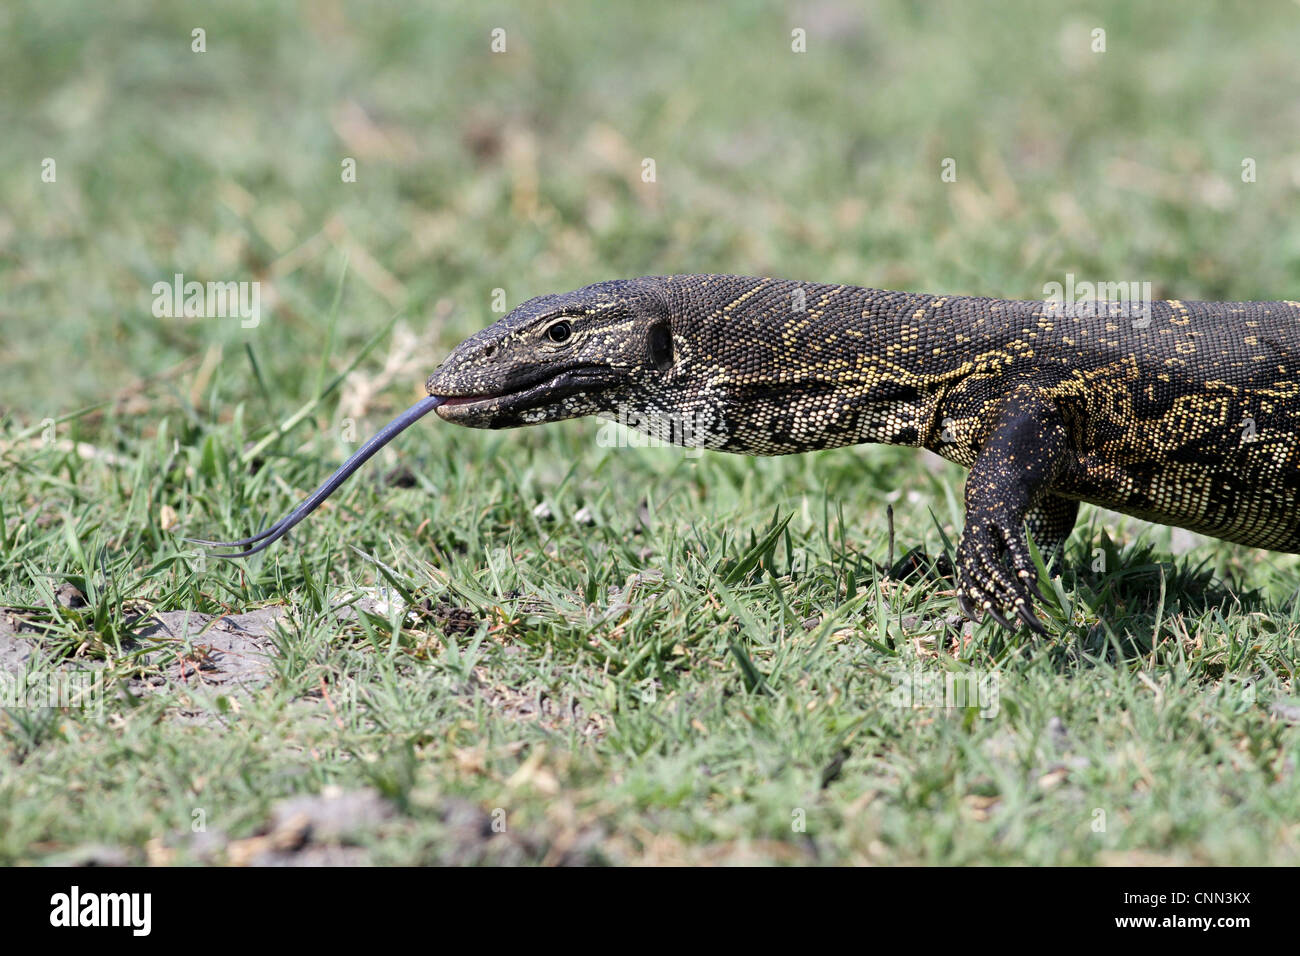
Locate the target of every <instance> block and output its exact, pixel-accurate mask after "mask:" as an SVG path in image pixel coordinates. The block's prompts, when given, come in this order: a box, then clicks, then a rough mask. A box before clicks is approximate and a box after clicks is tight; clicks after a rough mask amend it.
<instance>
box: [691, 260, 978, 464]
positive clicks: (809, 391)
mask: <svg viewBox="0 0 1300 956" xmlns="http://www.w3.org/2000/svg"><path fill="white" fill-rule="evenodd" d="M666 288H667V295H668V298H669V301H670V304H671V311H672V314H673V316H674V319H673V326H674V328H673V331H674V336H675V339H677V340H678V341H680V342H681V348H680V349H679V360H678V366H677V368H675V369H674V370H673V373H671V374H670V376H669V378H670V379H672V380H671V381H670V382H669V383H668V384H669V385H670V388H671V391H670V393H669V394H673V395H674V396H675V398H674V400H675V401H679V402H681V403H683V404H684V405H689V406H691V408H692V409H693V410H695V411H697V412H703V413H704V415H705V417H707V418H708V419H709V420H710V421H711V423H712V424H713V426H714V430H715V431H716V434H715V436H714V437H713V439H712V440H710V441H709V442H708V447H713V448H718V449H721V450H725V451H732V452H740V453H744V454H759V455H770V454H793V453H798V452H805V451H812V450H816V449H822V448H835V447H839V446H843V445H852V444H859V443H862V442H878V443H885V444H897V445H914V446H921V445H925V446H932V445H934V444H936V443H938V442H940V441H941V437H942V431H943V428H942V417H941V409H942V406H943V401H944V398H945V396H946V395H947V393H948V391H949V390H950V389H951V388H952V387H953V386H954V385H955V384H956V383H957V382H959V381H960V380H961V379H962V378H963V377H964V376H965V375H966V374H968V373H969V371H970V369H969V368H968V367H967V366H968V364H969V363H967V362H965V361H963V360H962V357H964V356H969V355H971V354H974V353H977V352H979V351H982V350H984V349H985V346H986V345H991V344H992V343H993V342H994V340H995V339H996V337H997V335H998V329H997V328H996V324H995V323H992V324H990V325H989V326H988V327H987V328H981V327H980V324H979V322H975V321H971V320H969V319H968V318H967V317H968V316H971V315H979V314H981V313H979V312H978V311H977V310H967V309H963V308H960V307H954V303H957V304H958V305H959V304H960V302H961V301H967V302H970V301H975V300H969V299H967V300H960V299H957V298H955V297H945V296H933V295H924V294H917V293H906V292H888V291H882V290H879V289H865V288H859V287H856V286H845V285H819V284H813V283H800V282H792V281H788V280H781V279H762V280H756V279H752V278H744V277H739V276H674V277H672V278H670V279H669V280H667V285H666ZM982 314H985V315H986V314H987V312H985V313H982ZM980 321H981V322H982V321H983V320H982V319H981V320H980ZM963 340H964V341H965V343H966V344H965V345H963V346H962V347H958V348H954V341H963ZM686 410H687V409H686V408H684V407H679V408H678V411H681V412H684V411H686Z"/></svg>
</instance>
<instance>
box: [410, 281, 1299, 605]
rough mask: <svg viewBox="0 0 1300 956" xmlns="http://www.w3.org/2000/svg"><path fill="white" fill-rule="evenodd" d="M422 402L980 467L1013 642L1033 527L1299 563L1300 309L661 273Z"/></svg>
mask: <svg viewBox="0 0 1300 956" xmlns="http://www.w3.org/2000/svg"><path fill="white" fill-rule="evenodd" d="M557 323H562V325H557ZM428 392H429V394H430V395H432V396H440V397H443V398H444V399H446V401H444V403H443V404H442V405H441V406H439V407H438V408H437V409H436V410H437V413H438V414H439V415H440V416H441V417H442V418H444V419H446V420H447V421H450V422H455V423H457V424H462V425H469V426H473V427H478V428H507V427H513V426H516V425H525V424H535V423H539V422H546V421H558V420H560V419H565V418H573V417H576V416H580V415H599V416H602V417H609V418H617V419H619V420H623V421H626V422H628V423H629V424H633V425H635V426H637V427H640V428H642V429H644V430H646V431H651V432H654V433H657V434H659V435H660V436H661V437H664V438H668V439H669V440H673V441H677V442H678V443H681V444H695V445H702V446H704V447H707V448H713V449H717V450H720V451H729V452H737V453H740V454H747V455H784V454H794V453H798V452H806V451H814V450H818V449H824V448H835V447H839V446H842V445H853V444H859V443H862V442H884V443H889V444H899V445H919V446H923V447H925V448H929V449H930V450H931V451H934V452H936V453H938V454H940V455H942V456H943V457H944V458H947V459H949V460H951V461H955V462H958V463H959V464H961V465H964V466H966V467H967V468H969V469H970V470H971V474H970V478H969V480H968V481H967V483H966V527H965V530H964V531H963V533H962V537H961V542H960V544H959V546H958V553H957V559H958V560H957V564H958V585H959V588H960V593H961V595H962V597H961V603H962V607H963V608H964V609H965V610H966V611H967V613H968V614H973V612H974V609H975V608H980V609H983V610H984V611H986V612H988V613H989V614H990V615H992V616H993V617H994V618H995V619H996V620H998V621H999V622H1000V623H1004V624H1007V623H1008V621H1009V619H1010V618H1011V617H1012V616H1018V617H1019V619H1020V620H1021V621H1022V622H1023V623H1025V624H1026V625H1028V626H1030V627H1033V628H1035V629H1038V630H1041V629H1042V625H1041V624H1040V622H1039V621H1038V619H1037V618H1036V617H1034V615H1033V614H1032V613H1031V608H1032V593H1033V584H1032V581H1033V580H1034V571H1033V566H1032V564H1031V563H1030V560H1029V555H1028V547H1027V544H1026V538H1025V528H1026V526H1028V529H1029V531H1030V533H1032V534H1033V535H1034V537H1035V539H1036V541H1037V542H1038V544H1039V546H1040V547H1041V548H1043V549H1044V550H1045V551H1050V550H1054V549H1055V548H1056V547H1058V546H1059V545H1060V544H1061V543H1062V542H1063V541H1064V540H1065V538H1066V536H1067V535H1068V534H1069V532H1070V529H1071V527H1073V525H1074V520H1075V515H1076V513H1077V511H1078V503H1079V502H1080V501H1087V502H1091V503H1093V504H1097V505H1102V506H1104V507H1107V508H1112V509H1114V510H1116V511H1121V512H1124V513H1126V514H1131V515H1135V516H1137V517H1139V518H1143V519H1146V520H1148V521H1153V522H1157V523H1160V524H1168V525H1176V526H1179V527H1184V528H1189V529H1191V530H1193V531H1198V532H1201V533H1202V534H1207V535H1211V536H1214V537H1219V538H1225V539H1227V540H1229V541H1235V542H1239V543H1241V544H1247V545H1251V546H1254V547H1259V548H1271V549H1274V550H1278V551H1289V552H1300V448H1298V446H1300V438H1298V435H1300V303H1296V302H1221V303H1220V302H1186V303H1184V302H1179V301H1176V300H1171V301H1165V302H1154V303H1152V304H1151V313H1150V319H1149V322H1146V321H1143V320H1141V319H1134V318H1129V317H1116V316H1114V315H1108V314H1103V315H1095V316H1094V315H1081V314H1064V313H1063V312H1062V311H1061V310H1053V309H1051V308H1050V307H1049V306H1048V304H1047V303H1044V302H1038V301H1026V302H1021V301H1007V300H1002V299H983V298H971V297H965V296H932V295H920V294H913V293H903V292H884V291H879V290H873V289H860V288H856V287H853V286H842V285H840V286H830V285H815V284H806V283H797V282H790V281H786V280H779V279H756V278H747V277H742V276H724V275H698V276H667V277H648V278H642V279H630V280H626V281H615V282H604V283H600V284H598V285H593V286H588V287H587V288H585V289H579V290H577V291H576V292H570V293H567V294H564V295H549V296H542V297H540V298H536V299H532V300H530V301H529V302H526V303H524V304H523V305H521V306H520V307H519V308H517V309H515V310H514V311H513V312H511V313H510V314H509V315H507V316H506V317H505V318H503V319H501V320H500V321H499V322H497V323H496V324H494V325H492V326H490V327H489V328H487V329H484V330H483V331H482V332H479V333H478V334H477V335H475V336H473V337H471V338H470V339H468V340H467V341H465V342H464V343H463V344H461V345H460V346H459V347H458V348H457V349H456V350H455V351H454V352H452V354H451V356H450V357H449V358H448V359H447V361H446V362H444V363H443V365H442V366H440V367H439V368H438V369H437V370H436V371H435V372H434V374H433V375H432V376H431V377H430V378H429V381H428Z"/></svg>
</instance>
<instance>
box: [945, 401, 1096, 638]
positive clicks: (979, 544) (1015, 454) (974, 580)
mask: <svg viewBox="0 0 1300 956" xmlns="http://www.w3.org/2000/svg"><path fill="white" fill-rule="evenodd" d="M986 434H987V438H986V439H985V441H984V444H983V446H982V447H981V448H980V451H979V454H978V455H977V456H976V459H975V464H974V465H973V466H972V468H971V472H970V477H969V478H968V479H967V480H966V527H965V529H964V530H963V531H962V536H961V542H960V543H959V544H958V546H957V588H958V598H957V600H958V603H959V604H960V605H961V608H962V610H963V611H964V612H965V613H966V615H967V616H968V617H970V618H971V619H972V620H974V619H975V618H976V615H977V613H978V611H980V610H982V611H985V612H987V613H988V614H989V616H990V617H992V618H993V619H994V620H995V621H997V622H998V623H999V624H1001V625H1002V626H1003V627H1007V628H1011V627H1012V624H1011V622H1010V620H1009V617H1010V616H1011V615H1012V614H1014V615H1016V616H1017V617H1019V618H1020V620H1021V621H1023V622H1024V623H1025V624H1026V625H1027V626H1028V627H1030V628H1032V629H1033V630H1035V631H1038V632H1039V633H1041V634H1045V633H1047V629H1046V628H1045V627H1044V626H1043V624H1042V623H1041V622H1040V621H1039V620H1038V618H1037V617H1036V616H1035V615H1034V613H1033V597H1035V596H1036V597H1038V599H1039V600H1042V599H1043V597H1042V595H1041V594H1040V593H1039V592H1038V588H1037V587H1036V586H1035V585H1034V579H1035V578H1036V577H1037V572H1036V571H1035V569H1034V565H1033V562H1032V561H1031V560H1030V557H1029V546H1028V543H1027V541H1026V539H1025V520H1026V517H1028V516H1030V515H1031V512H1032V513H1033V515H1034V516H1035V517H1038V516H1040V515H1042V514H1043V513H1044V509H1043V507H1042V506H1043V505H1052V504H1054V499H1055V496H1052V495H1050V494H1049V492H1048V489H1049V488H1050V487H1051V484H1052V482H1053V481H1054V480H1055V479H1056V477H1057V475H1059V474H1060V473H1061V470H1062V468H1063V467H1064V466H1065V464H1066V461H1067V460H1068V455H1069V439H1068V435H1067V432H1066V428H1065V423H1064V421H1063V420H1062V418H1061V414H1060V411H1059V410H1058V409H1057V408H1056V406H1055V404H1054V403H1053V402H1052V401H1051V400H1050V399H1047V398H1045V397H1044V396H1042V395H1041V394H1040V393H1038V392H1037V391H1036V390H1034V389H1033V388H1032V387H1029V386H1022V387H1020V388H1018V389H1016V390H1015V391H1013V392H1012V393H1011V394H1010V395H1008V396H1007V397H1006V399H1005V400H1004V401H1003V402H1002V403H1001V405H1000V406H999V407H998V409H997V411H996V412H995V413H994V415H993V418H992V420H991V421H990V422H989V426H988V429H987V431H986ZM1059 500H1063V499H1059ZM1048 510H1051V511H1054V512H1055V513H1056V514H1055V517H1056V518H1057V521H1056V522H1055V523H1056V524H1057V525H1058V526H1059V525H1061V524H1063V523H1064V519H1065V517H1066V514H1067V513H1068V515H1069V516H1070V518H1071V523H1073V514H1074V510H1077V505H1076V506H1075V509H1074V510H1071V509H1069V508H1068V507H1067V508H1064V509H1062V508H1049V509H1048ZM1053 530H1054V531H1057V532H1058V534H1059V533H1060V530H1061V529H1060V528H1059V527H1057V528H1054V529H1053ZM1064 530H1065V532H1066V533H1068V530H1069V529H1068V528H1065V529H1064Z"/></svg>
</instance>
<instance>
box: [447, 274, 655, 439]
mask: <svg viewBox="0 0 1300 956" xmlns="http://www.w3.org/2000/svg"><path fill="white" fill-rule="evenodd" d="M672 365H673V332H672V326H671V315H670V311H669V305H668V299H667V297H666V296H665V294H664V291H663V288H662V286H661V284H660V282H659V281H658V280H656V279H653V278H644V279H627V280H618V281H614V282H601V283H598V284H596V285H590V286H587V287H586V288H583V289H578V290H577V291H575V292H567V293H564V294H562V295H544V296H539V297H538V298H535V299H529V300H528V301H527V302H525V303H524V304H523V305H521V306H519V307H518V308H516V309H515V310H514V311H512V312H511V313H510V314H509V315H507V316H505V317H504V318H503V319H501V320H500V321H499V322H497V323H495V324H494V325H491V326H489V327H488V328H486V329H484V330H483V331H481V332H479V333H477V334H476V335H473V336H471V337H470V338H468V339H466V340H465V341H464V342H462V343H461V344H460V345H459V346H457V347H456V349H455V350H454V351H453V352H452V353H451V355H449V356H448V357H447V360H446V361H445V362H443V363H442V365H440V366H439V367H438V368H437V369H436V370H435V371H434V373H433V374H432V375H431V376H429V380H428V382H427V383H426V386H425V388H426V390H427V391H428V393H429V394H430V395H431V396H437V397H438V398H440V399H441V400H442V403H441V404H440V405H439V406H438V409H437V411H438V415H439V416H441V417H442V418H443V419H444V420H446V421H449V422H454V423H456V424H457V425H468V426H471V427H473V428H511V427H514V426H516V425H532V424H537V423H539V422H554V421H560V420H562V419H566V418H576V417H578V416H581V415H602V414H604V415H609V414H612V413H613V412H614V411H615V410H616V409H618V408H620V407H623V406H625V405H628V404H632V405H637V404H644V402H641V403H638V401H637V399H638V397H640V398H642V399H646V398H648V397H649V396H650V395H651V394H653V393H655V392H657V391H658V390H659V389H660V387H661V384H662V379H663V377H664V376H665V374H666V373H667V372H668V371H669V370H670V369H671V368H672Z"/></svg>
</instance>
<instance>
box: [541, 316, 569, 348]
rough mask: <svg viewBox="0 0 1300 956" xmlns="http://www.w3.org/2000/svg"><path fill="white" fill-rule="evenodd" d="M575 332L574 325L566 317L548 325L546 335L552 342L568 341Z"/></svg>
mask: <svg viewBox="0 0 1300 956" xmlns="http://www.w3.org/2000/svg"><path fill="white" fill-rule="evenodd" d="M572 334H573V326H571V325H570V324H569V323H568V322H566V321H565V320H564V319H561V320H560V321H559V322H554V323H552V324H551V325H549V326H547V327H546V337H547V338H548V339H550V340H551V341H552V342H556V343H559V342H566V341H568V338H569V336H570V335H572Z"/></svg>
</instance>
